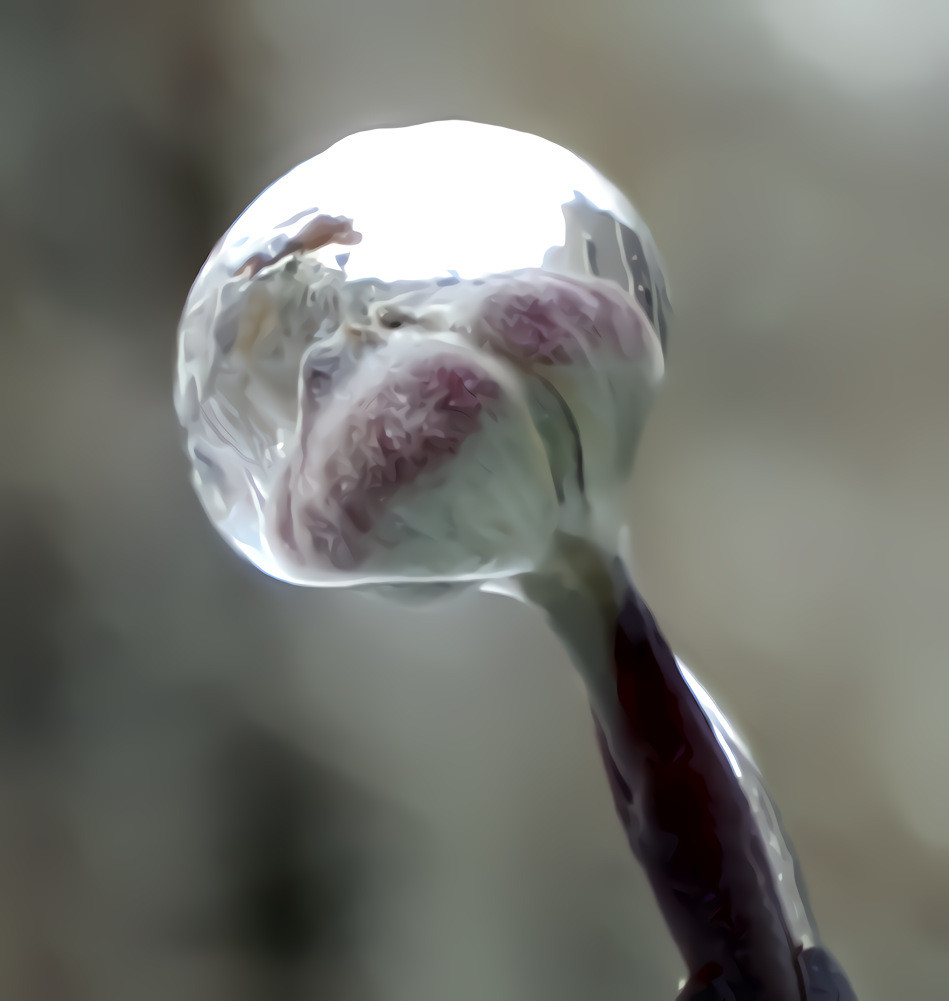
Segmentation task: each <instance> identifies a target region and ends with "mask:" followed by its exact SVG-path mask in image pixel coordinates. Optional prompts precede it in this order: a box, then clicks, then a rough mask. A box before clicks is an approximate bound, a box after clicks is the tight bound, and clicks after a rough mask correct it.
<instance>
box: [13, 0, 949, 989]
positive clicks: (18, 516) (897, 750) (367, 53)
mask: <svg viewBox="0 0 949 1001" xmlns="http://www.w3.org/2000/svg"><path fill="white" fill-rule="evenodd" d="M0 17H2V22H0V108H2V132H0V233H2V239H0V319H2V337H3V354H2V361H0V413H2V421H0V435H2V447H3V454H4V455H5V456H6V457H7V458H6V461H5V462H4V463H3V466H2V472H0V511H2V518H0V583H2V589H3V593H2V601H0V623H2V662H0V663H2V667H0V996H2V997H3V998H5V999H6V998H9V999H11V1001H113V999H114V1001H129V999H135V1001H152V999H156V1001H157V999H168V998H175V999H180V1001H192V999H194V1001H216V999H227V1001H244V999H247V1001H257V999H265V1001H269V999H280V1001H296V999H310V998H321V999H322V998H327V999H360V1001H361V999H366V1001H375V999H379V1001H436V999H438V1001H441V999H450V1001H483V999H486V998H502V999H506V998H517V999H538V1001H539V999H544V1001H568V999H569V1001H575V999H580V998H583V999H587V998H595V999H598V1001H614V999H615V1001H619V999H624V1001H628V999H630V998H637V999H638V998H642V999H645V1001H669V999H671V998H672V997H673V996H674V993H675V989H676V981H677V978H678V976H679V974H680V972H681V971H680V965H679V962H678V958H677V956H676V954H675V952H674V949H673V947H672V946H671V944H670V942H669V941H668V939H667V936H666V932H665V930H664V928H663V926H662V924H661V922H660V920H659V918H658V915H657V912H656V908H655V906H654V903H653V901H652V898H651V896H650V894H649V891H648V888H647V887H646V886H645V884H644V881H643V879H642V878H641V876H640V874H639V872H638V870H637V867H636V866H635V864H634V863H633V861H632V860H631V858H630V857H629V855H628V852H627V850H626V847H625V845H624V840H623V835H622V833H621V831H620V829H619V825H618V824H617V823H616V821H615V819H614V817H613V813H612V807H611V803H610V798H609V794H608V791H607V787H606V782H605V779H604V777H603V776H602V775H601V770H600V766H599V763H598V760H597V758H596V752H595V748H594V742H593V738H592V733H591V724H590V721H589V717H588V712H587V709H586V706H585V703H584V698H583V694H582V692H581V690H580V687H579V684H578V683H577V682H576V681H575V679H574V676H573V674H572V671H571V669H570V666H569V664H568V663H567V660H566V658H565V656H564V654H563V653H562V652H561V651H560V649H559V648H558V647H557V645H556V644H555V642H554V641H553V639H552V638H551V637H550V636H549V635H548V634H547V632H546V629H545V626H544V624H543V622H542V620H541V618H540V616H539V615H536V614H534V613H532V612H530V611H529V610H527V609H526V608H523V607H518V606H517V605H515V604H514V603H513V602H510V601H505V600H503V599H500V598H491V597H484V596H478V595H475V594H471V595H468V596H465V597H462V598H460V599H458V600H456V601H453V602H448V603H444V604H440V605H438V606H436V607H435V608H433V609H431V610H429V611H427V612H420V613H411V614H410V613H408V612H406V611H405V610H403V609H401V608H398V607H395V606H390V605H387V604H384V603H382V602H380V601H374V600H371V599H367V598H362V597H359V596H355V595H346V594H337V593H318V592H313V591H306V590H303V589H300V590H294V589H292V588H289V587H286V586H281V585H278V584H276V583H274V582H272V581H270V580H268V579H266V578H265V577H264V576H263V575H261V574H259V573H257V572H256V571H254V570H252V569H251V568H250V567H249V566H245V565H243V564H242V563H241V561H240V560H239V559H238V558H237V557H236V556H234V555H233V554H232V553H231V552H230V551H229V550H228V549H227V548H226V546H225V545H224V543H223V542H221V541H220V540H219V539H218V537H217V536H216V534H215V533H214V532H213V530H212V529H211V527H210V525H209V524H208V523H207V522H206V520H205V518H204V516H203V514H202V513H201V512H200V510H199V507H198V504H197V501H196V500H195V498H194V497H193V496H192V493H191V490H190V487H189V485H188V482H187V478H186V464H185V461H184V458H183V455H182V453H181V452H180V449H179V442H178V435H177V428H176V422H175V418H174V414H173V411H172V406H171V371H172V357H173V350H174V336H175V327H176V323H177V319H178V312H179V310H180V308H181V306H182V304H183V301H184V298H185V295H186V293H187V290H188V287H189V285H190V282H191V280H192V278H193V277H194V275H195V274H196V272H197V269H198V267H199V266H200V264H201V263H202V261H203V259H204V257H205V256H206V254H207V253H208V251H209V250H210V248H211V246H212V244H213V243H214V242H215V240H216V239H217V237H218V236H219V235H220V234H221V233H222V232H223V231H224V229H225V228H226V227H227V226H228V225H229V223H230V222H231V221H232V219H233V218H234V217H235V216H236V215H237V214H238V213H239V212H240V210H241V209H242V208H243V207H244V206H245V205H246V203H247V202H249V201H250V200H251V199H252V198H253V197H254V196H255V195H256V194H257V193H258V191H259V190H260V189H261V188H262V187H263V186H265V185H266V184H268V183H269V182H270V181H272V180H273V179H274V178H276V177H277V176H278V175H279V174H281V173H283V172H284V171H285V170H287V169H288V168H289V167H291V166H293V165H294V164H295V163H296V162H298V161H299V160H301V159H303V158H305V157H308V156H310V155H312V154H314V153H316V152H318V151H320V150H321V149H323V148H325V147H326V146H327V145H328V144H330V143H331V142H332V141H334V140H335V139H337V138H339V137H341V136H342V135H344V134H347V133H349V132H353V131H356V130H358V129H360V128H364V127H369V126H374V125H379V124H407V123H413V122H417V121H421V120H426V119H433V118H446V117H461V118H472V119H478V120H483V121H488V122H493V123H496V124H501V125H507V126H512V127H515V128H522V129H525V130H528V131H532V132H536V133H540V134H542V135H544V136H546V137H548V138H550V139H553V140H555V141H557V142H560V143H562V144H564V145H566V146H569V147H571V148H573V149H574V150H576V151H577V152H579V153H580V154H581V155H583V156H585V157H587V158H588V159H590V160H591V161H592V162H593V163H594V164H596V165H597V166H599V167H600V168H601V169H602V170H603V171H604V172H605V173H606V174H607V175H608V176H610V177H611V178H612V179H613V180H614V181H616V182H617V183H619V184H620V185H621V186H622V187H623V188H625V189H626V190H627V191H628V193H629V194H630V195H631V197H632V198H633V200H634V201H635V202H636V204H637V206H638V207H639V209H640V211H641V212H642V214H643V216H644V217H645V218H646V219H647V221H648V222H649V224H650V226H651V228H652V230H653V233H654V235H655V237H656V239H657V241H658V243H659V246H660V248H661V249H662V251H663V253H664V255H665V258H666V261H667V265H668V275H669V279H670V285H671V293H672V298H673V303H674V307H675V310H676V317H675V321H674V326H673V329H672V341H671V345H670V353H669V365H668V376H667V380H666V384H665V387H664V389H663V392H662V395H661V400H660V403H659V405H658V407H657V409H656V412H655V413H654V415H653V417H652V418H651V421H650V423H649V425H648V426H647V431H646V436H645V440H644V442H643V446H642V449H641V452H640V456H639V459H638V464H637V469H636V471H635V474H634V478H633V483H632V484H631V486H630V491H629V497H628V503H629V509H630V514H631V517H632V519H633V522H634V550H635V573H636V576H637V580H638V582H639V586H640V588H641V589H642V591H643V592H644V593H645V595H646V598H647V600H648V601H650V603H651V604H652V606H653V608H654V610H655V612H656V614H657V617H658V618H659V621H660V622H661V623H662V624H663V625H664V628H665V630H666V631H667V633H668V635H669V637H670V639H671V641H672V642H673V644H674V645H675V647H676V648H677V650H678V651H679V652H680V653H681V655H682V656H683V657H684V658H685V659H686V660H687V661H688V662H689V663H690V665H691V666H692V668H693V669H694V670H695V671H696V673H697V674H698V675H699V677H700V678H702V679H703V680H704V681H705V683H706V684H707V686H708V687H709V688H710V690H711V691H712V692H713V693H714V694H716V695H717V696H718V698H719V700H720V701H721V703H722V704H723V706H724V707H725V709H726V711H728V712H729V713H730V714H731V716H732V717H733V719H734V721H735V723H736V724H737V726H738V727H739V729H740V730H742V731H743V732H744V733H745V734H746V736H747V737H748V740H749V742H750V744H751V746H752V748H753V750H754V752H755V753H756V756H757V758H758V760H759V763H760V765H761V767H762V769H763V771H764V773H765V775H766V776H767V779H768V781H769V784H770V787H771V789H772V790H773V792H774V795H775V798H776V800H777V802H778V804H779V806H780V808H781V810H782V813H783V816H784V820H785V823H786V827H787V829H788V831H789V832H790V835H791V837H792V838H793V840H794V842H795V844H796V847H797V849H798V853H799V855H800V858H801V861H802V863H803V867H804V871H805V874H806V876H807V879H808V883H809V887H810V893H811V898H812V903H813V906H814V909H815V912H816V914H817V917H818V920H819V923H820V926H821V930H822V932H823V935H824V937H825V939H826V940H827V942H828V944H829V945H830V946H831V948H832V949H833V950H834V951H835V953H836V954H837V955H838V957H839V958H840V960H841V961H842V963H843V964H844V966H845V967H846V968H847V970H848V972H849V974H850V976H851V978H852V980H853V983H854V985H855V987H856V989H857V992H858V994H859V995H860V997H861V1001H891V999H894V998H913V999H928V998H933V999H941V998H945V996H946V984H947V982H949V908H947V903H946V902H947V899H949V796H947V788H946V786H947V782H946V772H947V763H949V727H947V726H946V706H947V704H949V672H947V670H946V651H947V649H949V643H947V637H946V611H945V603H946V597H947V594H949V581H947V570H946V567H947V562H949V512H947V505H946V496H947V487H949V462H947V458H949V450H947V447H946V432H947V428H949V423H947V419H949V398H947V394H946V392H945V388H944V387H945V380H946V371H947V367H949V338H947V336H946V333H947V324H949V283H947V280H946V275H947V272H949V241H947V231H949V114H947V107H949V104H947V102H949V7H947V6H946V5H945V4H943V3H940V2H938V0H933V2H929V3H926V2H922V0H920V2H909V3H907V2H898V0H863V2H859V3H858V2H857V0H760V2H757V3H754V2H751V0H717V2H716V3H714V4H713V3H686V2H677V0H672V2H669V0H667V2H665V3H663V4H651V3H639V2H631V0H626V2H623V3H619V2H615V0H588V2H586V3H583V4H572V3H566V2H563V0H553V2H551V0H547V2H545V3H540V2H536V0H483V2H481V3H479V4H473V3H462V2H458V0H386V2H383V0H350V2H349V3H346V4H342V3H334V4H330V3H324V2H321V0H314V2H310V3H307V2H304V0H270V2H267V3H264V2H258V0H237V2H232V3H225V2H224V0H165V2H164V3H163V4H161V5H138V4H125V3H119V2H117V0H79V2H74V3H64V2H62V0H40V2H34V3H32V4H23V5H4V6H3V8H2V14H0Z"/></svg>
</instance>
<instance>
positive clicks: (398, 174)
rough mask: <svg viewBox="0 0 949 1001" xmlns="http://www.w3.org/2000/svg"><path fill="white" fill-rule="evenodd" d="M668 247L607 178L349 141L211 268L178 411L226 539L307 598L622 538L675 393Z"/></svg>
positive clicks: (267, 203)
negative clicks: (625, 512)
mask: <svg viewBox="0 0 949 1001" xmlns="http://www.w3.org/2000/svg"><path fill="white" fill-rule="evenodd" d="M666 309H667V301H666V295H665V286H664V282H663V278H662V274H661V272H660V270H659V266H658V261H657V256H656V253H655V249H654V247H653V244H652V240H651V238H650V236H649V234H648V232H647V230H646V229H645V227H644V226H643V224H642V222H641V220H640V219H639V217H638V216H637V215H636V213H635V211H634V210H633V208H632V206H631V205H630V204H629V202H628V201H627V200H626V199H625V198H624V196H623V195H622V194H621V193H620V192H619V191H618V190H617V189H616V188H615V187H614V186H613V185H611V184H610V183H609V182H608V181H606V180H605V179H604V178H603V177H602V176H601V175H600V174H599V173H597V171H595V170H594V169H593V168H592V167H591V166H590V165H589V164H587V163H586V162H584V161H583V160H581V159H579V158H578V157H576V156H575V155H574V154H572V153H570V152H568V151H567V150H564V149H562V148H561V147H559V146H556V145H554V144H552V143H549V142H547V141H545V140H543V139H539V138H537V137H536V136H532V135H527V134H524V133H520V132H513V131H511V130H508V129H501V128H497V127H493V126H488V125H479V124H475V123H471V122H435V123H430V124H426V125H419V126H414V127H411V128H404V129H383V130H375V131H372V132H365V133H360V134H358V135H354V136H350V137H348V138H346V139H343V140H342V141H340V142H339V143H337V144H336V145H335V146H333V147H331V148H330V149H329V150H327V151H326V152H324V153H322V154H321V155H319V156H317V157H314V158H313V159H311V160H308V161H306V162H305V163H303V164H301V165H300V166H298V167H297V168H295V169H294V170H292V171H290V173H288V174H287V175H285V176H284V177H283V178H281V179H280V180H279V181H277V182H276V183H275V184H273V185H272V186H271V187H269V188H268V189H267V190H266V191H264V192H263V194H261V195H260V197H259V198H258V199H257V200H256V201H255V202H253V203H252V204H251V205H250V206H249V207H248V208H247V210H246V211H245V212H244V213H243V214H242V215H241V216H240V217H239V218H238V220H237V221H236V222H235V223H234V225H233V226H232V227H231V229H230V230H229V231H228V232H227V233H226V234H225V236H224V237H223V238H222V240H221V241H220V242H219V243H218V245H217V246H216V247H215V248H214V250H213V251H212V253H211V255H210V257H209V258H208V260H207V262H206V263H205V265H204V267H203V268H202V270H201V272H200V274H199V275H198V278H197V280H196V281H195V283H194V286H193V288H192V289H191V292H190V295H189V297H188V300H187V303H186V306H185V309H184V313H183V316H182V320H181V325H180V329H179V355H178V368H177V380H176V406H177V410H178V414H179V417H180V420H181V423H182V425H183V427H184V429H185V432H186V435H187V450H188V454H189V456H190V458H191V461H192V467H193V482H194V485H195V488H196V489H197V492H198V495H199V497H200V499H201V502H202V503H203V505H204V507H205V509H206V511H207V513H208V515H209V516H210V518H211V520H212V521H213V522H214V524H215V525H216V527H217V528H218V530H219V531H220V532H221V534H222V535H223V536H224V537H225V538H226V539H227V540H228V541H229V542H230V543H231V544H232V545H233V546H234V547H235V548H237V549H238V550H239V551H240V552H242V553H243V554H244V555H245V556H246V557H247V558H248V559H250V560H251V561H252V562H254V563H255V564H257V565H258V566H259V567H260V568H261V569H263V570H264V571H266V572H267V573H269V574H272V575H273V576H275V577H279V578H281V579H285V580H288V581H292V582H295V583H300V584H309V585H334V586H340V585H349V584H367V583H391V582H407V581H411V582H417V583H421V582H446V581H481V582H485V581H490V580H493V579H496V578H501V577H506V576H510V575H512V574H516V573H521V572H523V571H526V570H530V569H532V568H533V567H535V566H536V565H537V563H538V562H539V561H540V560H541V559H542V557H543V555H544V553H545V552H546V551H547V548H548V546H549V543H550V540H551V538H552V536H553V534H554V533H555V532H556V531H557V530H558V529H559V528H567V529H570V530H582V531H583V532H585V533H588V532H592V533H593V534H594V535H596V536H597V537H601V538H602V537H604V536H605V537H607V538H609V536H610V535H611V534H612V535H615V533H616V531H617V530H618V527H619V526H618V523H617V520H616V518H615V515H614V513H613V511H612V507H611V504H610V497H611V494H612V492H613V491H614V490H615V488H616V487H617V486H619V485H620V484H621V483H622V481H623V480H624V479H625V477H626V475H627V473H628V471H629V467H630V464H631V461H632V455H633V451H634V448H635V444H636V441H637V439H638V436H639V432H640V430H641V425H642V421H643V418H644V416H645V413H646V411H647V409H648V406H649V403H650V399H651V392H652V389H653V387H654V386H655V384H656V383H657V381H658V380H659V378H660V376H661V374H662V369H663V353H662V342H663V340H664V335H665V310H666Z"/></svg>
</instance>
